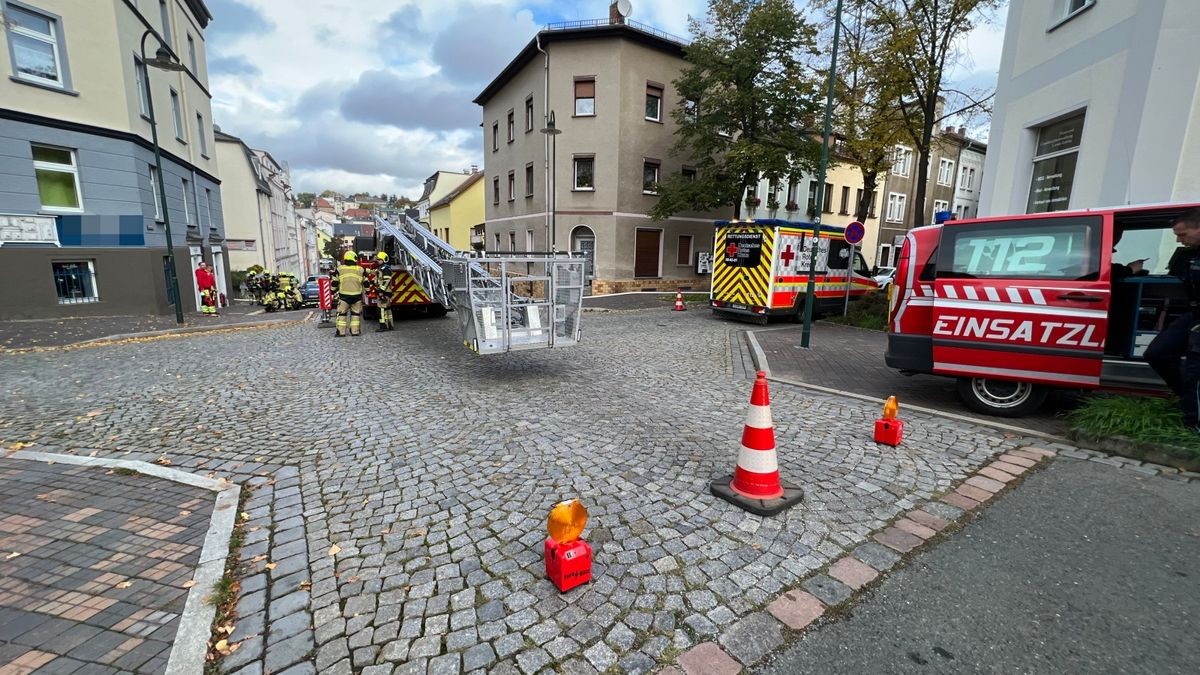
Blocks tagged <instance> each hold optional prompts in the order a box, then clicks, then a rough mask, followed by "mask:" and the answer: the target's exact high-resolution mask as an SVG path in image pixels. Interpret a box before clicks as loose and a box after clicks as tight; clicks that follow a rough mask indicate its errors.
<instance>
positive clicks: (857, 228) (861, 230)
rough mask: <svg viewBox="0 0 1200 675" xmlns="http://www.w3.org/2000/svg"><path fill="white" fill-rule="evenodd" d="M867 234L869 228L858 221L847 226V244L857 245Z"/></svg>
mask: <svg viewBox="0 0 1200 675" xmlns="http://www.w3.org/2000/svg"><path fill="white" fill-rule="evenodd" d="M866 234H867V228H865V227H863V224H862V223H860V222H858V221H857V220H856V221H854V222H853V223H850V224H849V225H847V226H846V243H847V244H855V245H857V244H858V243H859V242H861V241H862V240H863V237H864V236H865V235H866Z"/></svg>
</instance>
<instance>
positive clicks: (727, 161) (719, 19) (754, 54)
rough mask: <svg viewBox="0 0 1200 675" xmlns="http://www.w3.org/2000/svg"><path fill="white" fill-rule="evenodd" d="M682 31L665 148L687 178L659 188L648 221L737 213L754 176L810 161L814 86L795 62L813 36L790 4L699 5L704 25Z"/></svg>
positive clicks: (809, 49) (724, 0)
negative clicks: (675, 101)
mask: <svg viewBox="0 0 1200 675" xmlns="http://www.w3.org/2000/svg"><path fill="white" fill-rule="evenodd" d="M689 29H690V31H691V35H692V43H691V44H690V45H688V47H687V48H686V49H685V52H684V56H685V59H686V60H687V63H688V65H687V66H686V67H685V68H684V70H683V71H682V73H680V76H679V78H678V79H676V80H675V82H674V84H675V87H676V90H677V91H678V92H679V97H680V99H681V101H680V105H679V106H678V107H677V108H676V109H674V110H673V111H672V112H671V115H672V117H673V118H674V119H675V122H676V123H677V124H678V125H679V131H678V132H677V133H678V136H679V138H678V140H677V141H676V144H675V148H674V150H673V152H674V154H676V155H683V156H685V157H687V158H688V160H687V161H688V163H690V164H692V165H693V166H695V168H696V172H695V174H694V175H689V176H675V177H672V178H669V179H667V180H666V181H664V182H662V183H661V184H660V185H659V187H658V192H659V195H660V197H659V200H658V203H657V204H656V205H655V207H654V209H653V210H652V211H651V215H652V216H653V217H654V218H656V219H659V220H662V219H665V218H669V217H670V216H671V215H673V214H675V213H679V212H680V211H712V210H716V209H720V208H723V207H729V206H732V207H733V209H734V215H735V217H737V216H740V214H741V203H742V199H743V197H744V196H745V195H746V194H747V188H751V187H752V186H755V185H757V183H758V180H759V176H760V175H761V176H763V177H765V178H767V179H770V180H774V181H781V180H782V179H783V178H784V177H785V176H790V175H793V174H798V173H800V172H801V171H805V170H811V169H812V167H813V166H815V165H816V162H817V157H818V155H819V153H820V142H819V141H818V140H816V138H815V137H814V135H813V134H812V133H811V132H812V129H813V128H815V118H816V113H817V111H818V110H819V109H820V103H819V100H820V98H821V96H820V90H821V83H820V82H819V81H817V80H816V79H814V77H813V76H812V75H811V73H810V71H808V70H807V69H805V68H804V67H803V65H802V60H803V58H804V56H805V55H806V54H812V53H814V51H815V36H816V31H815V30H814V29H813V27H812V26H810V25H809V24H808V23H807V22H805V20H804V18H803V17H802V16H801V14H800V13H799V12H798V11H797V10H796V7H795V5H794V4H793V3H792V2H791V0H709V3H708V13H707V17H706V19H705V20H703V21H701V20H699V19H694V18H693V19H691V20H690V22H689ZM751 194H753V193H751Z"/></svg>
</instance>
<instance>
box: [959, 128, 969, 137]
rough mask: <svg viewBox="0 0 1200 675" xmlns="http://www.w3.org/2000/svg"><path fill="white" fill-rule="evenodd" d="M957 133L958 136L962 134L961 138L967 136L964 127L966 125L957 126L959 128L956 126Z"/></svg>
mask: <svg viewBox="0 0 1200 675" xmlns="http://www.w3.org/2000/svg"><path fill="white" fill-rule="evenodd" d="M958 135H959V136H962V137H963V138H966V136H967V128H966V127H959V128H958Z"/></svg>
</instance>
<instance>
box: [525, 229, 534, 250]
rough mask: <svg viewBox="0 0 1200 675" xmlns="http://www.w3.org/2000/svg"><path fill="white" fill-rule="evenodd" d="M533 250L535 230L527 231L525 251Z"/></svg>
mask: <svg viewBox="0 0 1200 675" xmlns="http://www.w3.org/2000/svg"><path fill="white" fill-rule="evenodd" d="M532 250H533V230H525V251H526V252H529V251H532Z"/></svg>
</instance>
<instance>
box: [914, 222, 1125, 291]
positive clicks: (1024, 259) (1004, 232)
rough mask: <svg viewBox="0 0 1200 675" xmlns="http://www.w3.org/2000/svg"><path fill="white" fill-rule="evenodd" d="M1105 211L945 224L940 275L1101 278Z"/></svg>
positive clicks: (939, 264)
mask: <svg viewBox="0 0 1200 675" xmlns="http://www.w3.org/2000/svg"><path fill="white" fill-rule="evenodd" d="M1101 225H1102V219H1101V217H1100V216H1075V217H1068V218H1054V219H1037V220H1019V221H1008V222H990V223H986V224H980V225H964V226H963V227H952V228H946V231H945V232H944V233H943V234H942V245H941V254H942V255H941V256H940V257H939V259H938V270H937V273H938V276H939V277H941V278H965V279H976V278H1019V279H1026V278H1042V279H1045V278H1050V279H1070V280H1082V279H1088V278H1092V279H1096V278H1099V274H1100V233H1101Z"/></svg>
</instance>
